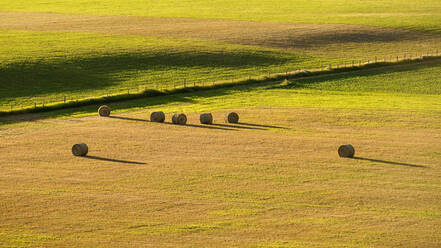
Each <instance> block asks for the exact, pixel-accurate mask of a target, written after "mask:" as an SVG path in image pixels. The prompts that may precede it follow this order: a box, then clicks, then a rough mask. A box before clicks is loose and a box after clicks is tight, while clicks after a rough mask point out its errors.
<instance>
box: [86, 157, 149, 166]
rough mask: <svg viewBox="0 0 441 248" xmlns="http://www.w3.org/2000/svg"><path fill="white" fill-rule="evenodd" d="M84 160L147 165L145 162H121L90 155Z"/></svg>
mask: <svg viewBox="0 0 441 248" xmlns="http://www.w3.org/2000/svg"><path fill="white" fill-rule="evenodd" d="M82 158H88V159H95V160H101V161H107V162H115V163H123V164H146V163H144V162H136V161H128V160H119V159H112V158H103V157H98V156H90V155H87V156H84V157H82Z"/></svg>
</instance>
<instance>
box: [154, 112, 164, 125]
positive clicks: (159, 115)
mask: <svg viewBox="0 0 441 248" xmlns="http://www.w3.org/2000/svg"><path fill="white" fill-rule="evenodd" d="M164 120H165V114H164V112H162V111H157V112H153V113H151V114H150V121H151V122H164Z"/></svg>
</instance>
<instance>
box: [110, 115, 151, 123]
mask: <svg viewBox="0 0 441 248" xmlns="http://www.w3.org/2000/svg"><path fill="white" fill-rule="evenodd" d="M107 118H112V119H121V120H127V121H142V122H150V121H149V120H144V119H138V118H130V117H123V116H115V115H111V116H108V117H107Z"/></svg>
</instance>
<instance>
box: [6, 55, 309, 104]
mask: <svg viewBox="0 0 441 248" xmlns="http://www.w3.org/2000/svg"><path fill="white" fill-rule="evenodd" d="M291 60H292V59H291ZM299 60H300V59H299ZM286 62H288V58H282V57H280V56H275V55H274V54H270V53H265V52H255V53H253V52H237V51H216V52H210V53H208V52H203V51H197V50H196V51H182V52H173V51H168V50H165V49H164V50H160V51H145V52H133V53H119V54H112V55H104V54H103V55H99V56H94V57H93V56H86V57H80V58H78V57H77V58H70V59H46V60H43V59H42V60H40V61H31V62H12V63H8V64H5V65H4V66H0V75H2V76H1V78H0V85H1V86H2V89H0V98H11V99H12V98H15V97H35V96H39V95H46V94H53V93H59V94H66V95H69V94H70V93H72V92H81V91H87V90H100V89H106V88H109V87H111V86H115V85H119V84H120V83H121V82H122V81H125V80H127V78H130V77H133V76H134V75H136V74H137V73H139V70H140V68H147V69H145V72H146V73H150V74H155V73H156V74H158V73H159V72H160V71H169V70H170V68H174V69H175V70H176V71H181V72H182V71H183V72H185V71H188V73H191V71H192V70H194V69H193V68H201V70H203V69H204V68H205V69H206V70H207V71H209V70H212V69H213V68H218V69H219V68H226V69H227V70H234V69H235V68H247V67H267V66H270V65H275V64H284V63H286ZM180 74H181V73H180ZM116 75H118V76H116ZM157 76H158V78H157V80H156V81H160V80H162V81H173V80H174V81H178V80H179V82H181V81H182V80H183V78H179V77H182V76H176V75H171V74H170V73H167V74H164V73H160V74H158V75H157ZM207 80H208V79H207ZM17 89H20V90H17ZM63 92H65V93H63Z"/></svg>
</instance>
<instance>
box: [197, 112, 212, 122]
mask: <svg viewBox="0 0 441 248" xmlns="http://www.w3.org/2000/svg"><path fill="white" fill-rule="evenodd" d="M199 119H200V121H201V123H202V124H213V115H211V113H203V114H201V116H200V118H199Z"/></svg>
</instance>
